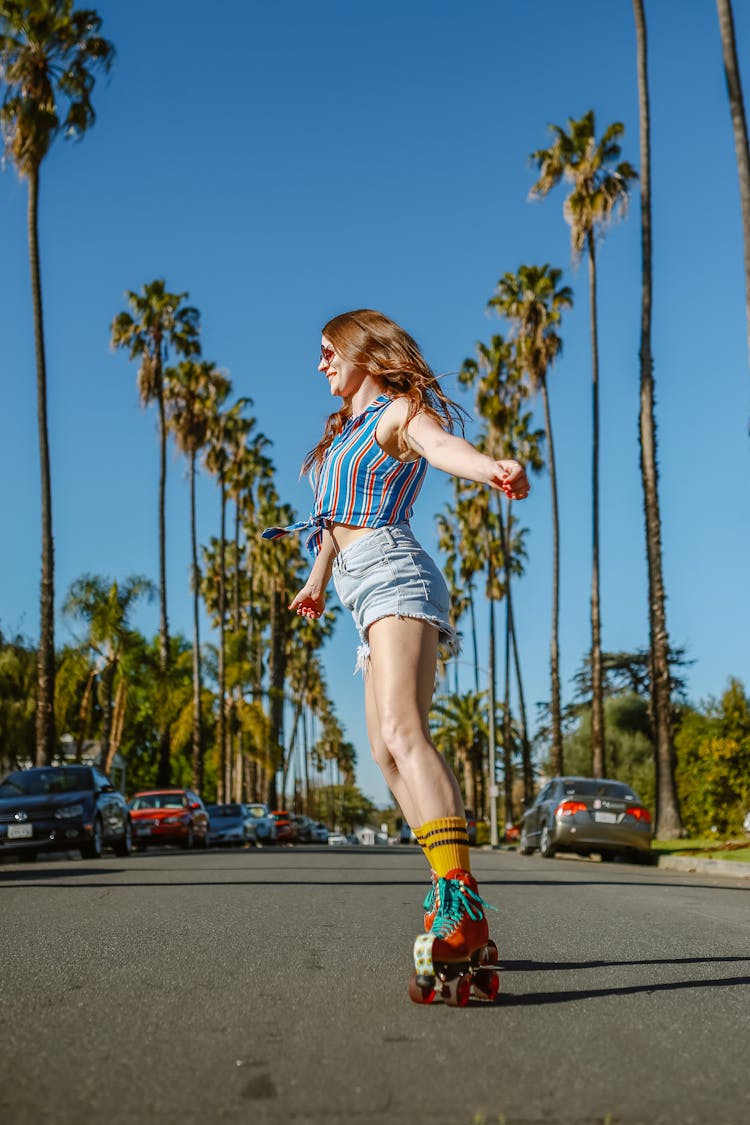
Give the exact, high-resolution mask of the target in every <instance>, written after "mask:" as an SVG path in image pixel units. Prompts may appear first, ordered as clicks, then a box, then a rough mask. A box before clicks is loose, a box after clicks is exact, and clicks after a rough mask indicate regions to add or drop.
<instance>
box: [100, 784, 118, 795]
mask: <svg viewBox="0 0 750 1125" xmlns="http://www.w3.org/2000/svg"><path fill="white" fill-rule="evenodd" d="M114 791H115V787H114V785H100V786H99V792H100V793H114Z"/></svg>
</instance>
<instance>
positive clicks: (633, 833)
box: [520, 777, 652, 859]
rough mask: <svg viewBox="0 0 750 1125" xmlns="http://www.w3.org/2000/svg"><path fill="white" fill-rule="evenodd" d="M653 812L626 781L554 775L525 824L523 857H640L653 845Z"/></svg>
mask: <svg viewBox="0 0 750 1125" xmlns="http://www.w3.org/2000/svg"><path fill="white" fill-rule="evenodd" d="M651 827H652V826H651V814H650V813H649V811H648V809H647V808H646V807H645V805H644V804H643V802H642V801H641V799H640V798H639V797H638V795H637V794H636V793H634V792H633V790H632V789H631V788H630V786H628V785H625V784H624V782H622V781H614V780H612V779H610V778H597V777H553V778H552V780H551V781H550V782H548V783H547V785H545V786H544V788H543V789H542V791H541V793H540V794H539V796H538V797H537V798H536V800H535V801H534V804H533V805H532V806H531V808H528V809H527V810H526V812H525V813H524V814H523V818H522V820H521V839H520V851H521V855H529V854H530V853H531V852H533V851H534V850H535V849H537V848H538V849H539V851H540V853H541V854H542V855H543V856H545V857H546V858H548V859H550V858H552V856H554V854H555V852H559V851H570V852H578V853H579V854H582V855H590V854H591V853H592V852H596V853H598V854H599V855H601V857H602V859H612V858H614V856H615V855H626V856H628V857H630V858H632V859H641V858H643V857H644V856H645V855H646V854H647V853H648V851H649V849H650V847H651Z"/></svg>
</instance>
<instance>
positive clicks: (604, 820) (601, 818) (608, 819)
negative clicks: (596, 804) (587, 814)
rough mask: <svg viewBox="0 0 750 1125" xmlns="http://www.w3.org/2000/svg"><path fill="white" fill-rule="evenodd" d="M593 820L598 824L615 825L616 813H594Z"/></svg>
mask: <svg viewBox="0 0 750 1125" xmlns="http://www.w3.org/2000/svg"><path fill="white" fill-rule="evenodd" d="M594 820H596V821H598V822H599V824H617V813H613V812H595V813H594Z"/></svg>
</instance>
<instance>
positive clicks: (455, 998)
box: [443, 976, 471, 1008]
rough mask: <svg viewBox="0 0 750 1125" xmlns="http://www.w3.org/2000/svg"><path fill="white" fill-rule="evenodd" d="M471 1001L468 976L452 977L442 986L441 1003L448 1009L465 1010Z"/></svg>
mask: <svg viewBox="0 0 750 1125" xmlns="http://www.w3.org/2000/svg"><path fill="white" fill-rule="evenodd" d="M470 999H471V979H470V977H468V976H458V977H452V978H451V979H450V980H447V981H446V982H445V984H444V985H443V1001H444V1002H445V1003H446V1004H447V1005H448V1006H449V1007H450V1008H465V1007H466V1005H467V1004H468V1003H469V1000H470Z"/></svg>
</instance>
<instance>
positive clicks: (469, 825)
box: [465, 809, 477, 846]
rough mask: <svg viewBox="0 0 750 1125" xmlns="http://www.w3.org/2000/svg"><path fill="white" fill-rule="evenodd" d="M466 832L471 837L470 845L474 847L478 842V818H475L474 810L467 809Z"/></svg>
mask: <svg viewBox="0 0 750 1125" xmlns="http://www.w3.org/2000/svg"><path fill="white" fill-rule="evenodd" d="M465 812H466V832H467V834H468V837H469V844H470V845H472V846H473V845H474V844H476V842H477V818H476V817H475V816H474V810H473V809H466V810H465Z"/></svg>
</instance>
